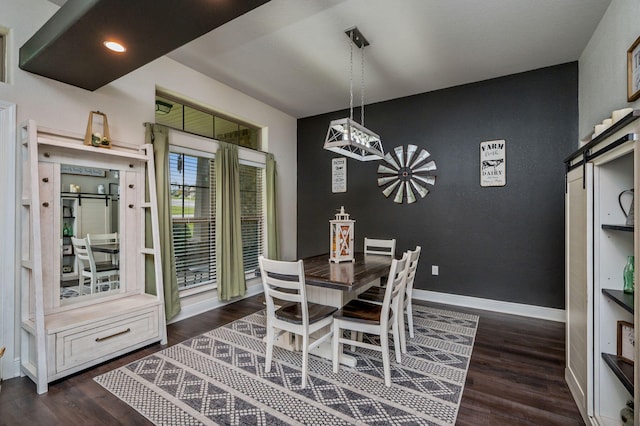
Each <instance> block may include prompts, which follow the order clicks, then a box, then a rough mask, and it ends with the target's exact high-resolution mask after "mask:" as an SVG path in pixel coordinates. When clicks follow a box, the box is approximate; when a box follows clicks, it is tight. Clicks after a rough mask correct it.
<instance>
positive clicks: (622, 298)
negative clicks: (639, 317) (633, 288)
mask: <svg viewBox="0 0 640 426" xmlns="http://www.w3.org/2000/svg"><path fill="white" fill-rule="evenodd" d="M602 294H604V295H605V296H607V297H608V298H609V299H611V300H613V301H614V302H616V303H617V304H618V305H619V306H621V307H622V308H623V309H624V310H626V311H627V312H629V313H631V314H632V313H633V293H632V294H629V293H625V292H624V291H622V290H612V289H609V288H603V289H602Z"/></svg>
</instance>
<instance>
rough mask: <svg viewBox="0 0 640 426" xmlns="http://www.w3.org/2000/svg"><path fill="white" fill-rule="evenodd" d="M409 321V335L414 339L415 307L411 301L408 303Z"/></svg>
mask: <svg viewBox="0 0 640 426" xmlns="http://www.w3.org/2000/svg"><path fill="white" fill-rule="evenodd" d="M407 322H408V323H409V337H410V338H412V339H413V337H414V333H413V308H411V301H409V303H408V304H407Z"/></svg>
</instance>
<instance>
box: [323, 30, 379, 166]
mask: <svg viewBox="0 0 640 426" xmlns="http://www.w3.org/2000/svg"><path fill="white" fill-rule="evenodd" d="M345 34H347V36H348V37H349V46H350V49H351V53H350V59H349V62H350V76H349V95H350V98H349V117H348V118H341V119H339V120H333V121H332V122H331V123H329V130H328V131H327V137H326V139H325V142H324V149H326V150H329V151H332V152H335V153H337V154H340V155H344V156H345V157H349V158H353V159H356V160H359V161H371V160H380V159H382V158H384V150H383V148H382V141H381V140H380V136H378V135H377V134H376V133H374V132H372V131H371V130H369V129H367V128H366V127H364V48H365V47H366V46H368V45H369V42H368V41H367V39H365V38H364V36H363V35H362V33H361V32H360V31H359V30H358V27H354V28H351V29H348V30H346V31H345ZM354 45H355V46H357V47H358V48H359V49H361V60H362V66H361V70H362V80H361V83H362V84H361V88H360V95H361V96H360V98H361V105H360V123H357V122H356V121H355V120H354V119H353V46H354Z"/></svg>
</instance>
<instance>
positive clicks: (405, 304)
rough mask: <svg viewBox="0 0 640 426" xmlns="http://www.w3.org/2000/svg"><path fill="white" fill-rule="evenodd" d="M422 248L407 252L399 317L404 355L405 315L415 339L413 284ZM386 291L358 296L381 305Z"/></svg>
mask: <svg viewBox="0 0 640 426" xmlns="http://www.w3.org/2000/svg"><path fill="white" fill-rule="evenodd" d="M421 251H422V248H421V247H420V246H416V248H415V250H409V251H407V253H408V255H409V258H408V261H409V265H408V270H407V282H406V284H405V291H404V297H403V301H402V302H401V304H400V308H401V311H402V312H403V314H402V315H399V316H398V321H399V322H400V323H399V326H400V333H401V334H400V346H401V349H402V353H403V354H406V353H407V333H406V330H405V326H404V315H405V314H406V315H407V323H408V324H409V337H410V338H412V339H413V337H414V335H415V333H414V329H413V308H412V300H413V283H414V281H415V279H416V270H417V269H418V260H419V259H420V252H421ZM384 295H385V289H384V288H383V287H382V288H381V287H371V288H369V289H367V290H366V291H364V292H362V293H361V294H359V295H358V299H361V300H365V301H367V302H371V303H377V304H381V303H382V301H383V300H384Z"/></svg>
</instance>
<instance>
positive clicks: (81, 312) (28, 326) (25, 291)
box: [18, 121, 166, 393]
mask: <svg viewBox="0 0 640 426" xmlns="http://www.w3.org/2000/svg"><path fill="white" fill-rule="evenodd" d="M19 137H20V142H21V144H20V149H21V154H22V155H21V156H20V161H19V163H18V169H19V175H20V176H21V182H20V184H19V185H20V186H19V188H21V194H22V197H21V203H20V209H21V214H20V217H21V224H20V228H21V258H22V262H21V276H20V286H21V289H20V290H21V299H22V304H21V316H22V322H21V324H22V332H21V366H22V370H23V372H24V373H25V374H26V375H28V376H29V377H30V378H31V379H32V380H33V381H34V382H35V383H36V384H37V391H38V393H43V392H46V391H47V389H48V383H49V382H51V381H53V380H57V379H60V378H62V377H65V376H67V375H69V374H72V373H75V372H77V371H80V370H83V369H85V368H87V367H90V366H93V365H96V364H98V363H101V362H103V361H106V360H108V359H110V358H113V357H116V356H120V355H122V354H124V353H127V352H130V351H132V350H135V349H138V348H141V347H144V346H146V345H149V344H151V343H155V342H161V343H163V344H164V343H166V325H165V316H164V299H163V286H162V273H161V269H160V257H159V249H154V247H155V248H159V246H160V243H159V234H158V225H157V218H158V213H157V203H156V194H155V171H154V163H153V149H152V147H151V145H142V146H140V147H131V148H126V147H122V146H118V144H114V145H113V148H111V149H106V148H95V147H91V146H85V145H84V144H83V140H82V136H74V135H69V134H63V133H62V132H54V131H49V130H44V129H38V128H37V127H36V125H35V122H33V121H29V122H27V123H25V124H23V125H22V126H21V127H20V134H19ZM61 165H73V166H77V167H79V168H85V169H86V170H92V169H93V170H95V169H101V170H102V169H104V170H108V171H111V172H113V174H117V175H118V176H119V178H118V179H119V186H120V188H122V190H121V191H120V195H119V202H118V204H117V209H118V212H117V217H118V218H119V220H118V232H119V234H120V236H121V237H120V243H119V259H120V260H119V284H118V286H114V287H113V288H109V290H108V291H104V292H97V293H95V294H93V293H91V294H86V295H85V294H80V295H79V296H78V297H75V298H63V297H61V289H62V288H63V286H65V282H64V281H63V280H61V277H63V274H62V265H63V264H64V262H63V260H62V259H63V256H62V255H61V251H62V250H64V249H63V246H64V244H65V238H64V235H62V234H63V233H62V230H63V228H64V223H62V221H63V220H67V219H69V220H70V219H71V218H63V217H64V216H65V213H64V210H65V207H73V209H74V220H75V224H74V231H73V232H74V235H77V234H78V233H82V234H84V233H86V232H88V230H91V232H99V231H102V230H106V229H108V226H110V225H109V224H110V220H111V219H110V217H111V215H110V213H105V212H106V210H105V209H104V208H102V207H98V206H99V203H97V202H94V200H83V201H82V202H83V207H82V209H84V211H83V212H82V213H81V214H78V213H79V211H80V206H79V205H78V203H77V202H76V203H71V202H69V201H68V200H67V198H65V197H64V196H62V191H61ZM147 184H148V186H149V188H150V191H149V200H146V199H145V185H147ZM104 202H105V201H104V200H102V201H101V203H102V204H103V205H104ZM67 213H69V211H67ZM76 214H77V217H76V216H75V215H76ZM69 216H70V215H69ZM147 216H148V217H150V218H151V221H150V223H151V225H150V229H149V228H148V226H149V225H147V222H146V221H145V217H147ZM94 222H95V223H100V224H101V225H100V226H99V227H97V228H96V226H95V225H96V224H95V223H94ZM83 228H85V231H84V232H83V231H82V229H83ZM147 233H150V235H151V236H152V238H151V239H152V241H153V245H150V246H147V245H146V243H145V241H146V234H147ZM80 236H84V235H80ZM149 259H150V260H151V261H152V262H151V263H152V264H153V267H154V273H155V277H156V278H155V280H154V283H153V284H154V285H153V287H154V290H155V291H154V292H155V294H148V293H146V291H145V280H146V270H145V262H148V260H149Z"/></svg>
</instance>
